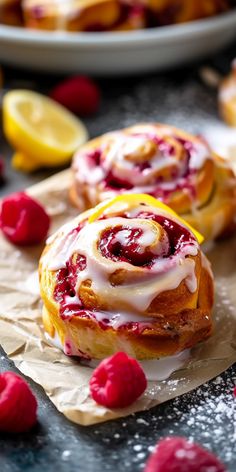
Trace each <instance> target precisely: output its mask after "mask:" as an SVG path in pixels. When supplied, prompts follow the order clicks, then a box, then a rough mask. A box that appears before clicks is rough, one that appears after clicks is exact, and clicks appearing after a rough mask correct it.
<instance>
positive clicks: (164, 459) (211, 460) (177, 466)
mask: <svg viewBox="0 0 236 472" xmlns="http://www.w3.org/2000/svg"><path fill="white" fill-rule="evenodd" d="M209 471H212V472H226V468H225V466H224V465H223V464H221V462H220V461H219V459H218V458H217V457H215V456H214V455H213V454H212V453H211V452H208V451H206V450H205V449H203V448H202V447H201V446H199V445H198V444H192V443H190V442H189V441H187V439H185V438H181V437H169V438H165V439H163V440H162V441H160V442H159V443H158V444H157V446H156V449H155V451H154V452H153V454H152V455H151V456H150V457H149V459H148V461H147V464H146V467H145V470H144V472H209Z"/></svg>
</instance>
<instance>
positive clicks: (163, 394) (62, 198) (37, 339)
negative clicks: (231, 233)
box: [0, 170, 236, 425]
mask: <svg viewBox="0 0 236 472" xmlns="http://www.w3.org/2000/svg"><path fill="white" fill-rule="evenodd" d="M70 180H71V173H70V171H69V170H67V171H63V172H61V173H60V174H57V175H55V176H53V177H51V178H50V179H48V180H46V181H44V182H42V183H39V184H37V185H35V186H34V187H32V188H30V189H29V190H28V193H29V194H30V195H32V196H34V197H36V198H37V199H38V200H39V201H41V203H42V204H43V205H45V207H46V208H47V211H48V212H49V214H50V215H51V218H52V226H51V232H54V231H55V230H56V229H57V228H58V227H59V226H61V224H63V223H65V222H66V221H68V220H69V219H71V218H72V217H73V216H75V215H76V210H75V209H74V208H72V207H71V205H70V204H69V201H68V187H69V185H70ZM0 249H1V250H0V294H1V304H0V342H1V345H2V347H3V349H4V350H5V351H6V353H7V355H8V356H9V358H10V359H12V360H13V361H14V363H15V365H16V366H17V367H18V369H19V370H20V371H21V372H23V373H24V374H25V375H27V376H29V377H31V378H32V379H33V380H34V381H35V382H37V383H38V384H40V385H41V386H42V387H43V388H44V390H45V392H46V394H47V395H48V397H49V398H50V399H51V401H52V402H53V403H54V404H55V406H56V407H57V409H58V410H59V411H60V412H62V413H63V414H64V415H65V416H66V417H67V418H69V419H70V420H71V421H74V422H75V423H79V424H82V425H90V424H95V423H99V422H102V421H106V420H110V419H114V418H119V417H121V416H126V415H129V414H130V413H134V412H136V411H141V410H145V409H148V408H151V407H153V406H154V405H158V404H159V403H162V402H164V401H166V400H169V399H171V398H174V397H176V396H179V395H182V394H183V393H186V392H189V391H190V390H192V389H194V388H196V387H198V386H199V385H201V384H203V383H204V382H206V381H207V380H209V379H211V378H213V377H215V376H217V375H219V374H220V373H221V372H223V371H224V370H225V369H227V368H228V367H229V366H231V365H232V364H233V363H234V362H236V237H234V238H232V239H229V240H227V241H224V242H221V243H217V244H213V245H211V248H210V247H208V250H207V255H208V257H209V258H210V260H211V262H212V266H213V271H214V274H215V278H216V301H215V309H214V319H215V327H214V334H213V336H212V337H211V338H210V339H209V340H208V341H207V342H204V343H202V344H199V345H198V346H197V347H196V348H194V349H193V350H192V351H191V356H190V359H189V360H188V361H187V364H186V366H185V367H184V368H183V367H182V368H181V369H179V370H177V371H176V372H175V373H173V374H172V375H171V377H170V378H169V379H168V380H163V381H158V382H149V384H148V388H147V390H146V392H145V394H144V395H143V396H142V398H140V399H139V400H138V401H137V402H135V403H134V404H133V405H132V406H130V407H129V408H125V409H119V410H109V409H106V408H104V407H101V406H99V405H96V403H95V402H94V401H93V400H92V399H91V398H90V396H89V388H88V382H89V379H90V376H91V374H92V369H91V368H90V367H86V366H83V365H80V364H79V362H78V360H76V359H74V358H70V357H66V356H65V355H64V354H63V353H62V352H61V351H60V350H59V349H57V348H56V347H53V346H51V345H49V344H48V342H47V340H46V339H45V337H44V333H43V329H42V323H41V308H42V306H41V301H40V298H39V295H38V292H37V290H36V289H35V283H34V282H33V281H34V278H35V271H36V270H37V264H38V259H39V256H40V253H41V251H42V249H43V248H42V247H37V248H23V249H19V248H16V247H14V246H12V245H11V244H10V243H8V242H7V241H6V240H5V239H4V238H3V237H1V238H0Z"/></svg>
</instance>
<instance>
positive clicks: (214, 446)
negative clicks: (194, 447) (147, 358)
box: [0, 45, 236, 472]
mask: <svg viewBox="0 0 236 472" xmlns="http://www.w3.org/2000/svg"><path fill="white" fill-rule="evenodd" d="M234 55H236V45H235V46H233V47H231V48H230V49H228V50H227V51H224V52H222V53H221V54H219V55H217V56H216V57H213V58H211V59H209V60H208V61H205V63H204V64H195V65H192V67H189V68H187V69H185V70H179V71H178V70H177V71H172V72H169V73H166V74H158V75H157V74H156V75H154V74H153V75H151V76H147V77H145V76H142V77H135V78H128V79H112V80H107V79H106V80H102V81H100V85H101V88H102V91H103V100H102V106H101V110H100V112H99V114H97V115H96V116H95V117H92V118H90V119H87V120H86V124H87V126H88V128H89V131H90V135H91V136H95V135H96V134H100V133H102V132H105V131H107V130H109V129H115V128H118V127H119V126H126V125H129V124H131V123H134V122H135V121H138V120H139V121H141V120H142V121H145V120H146V121H150V120H157V121H163V122H165V121H166V122H169V123H173V124H175V125H179V126H183V127H185V128H186V129H188V130H190V131H191V130H193V131H195V132H200V131H201V126H202V124H204V125H206V124H207V123H208V122H210V120H211V119H213V117H214V119H216V115H217V105H216V92H215V91H214V90H212V89H209V88H208V87H207V86H206V85H205V84H204V83H202V81H201V79H200V76H199V69H200V67H201V66H202V65H206V64H207V65H211V66H213V67H215V68H216V69H217V70H218V71H219V72H220V73H225V72H227V71H228V70H229V66H230V61H231V59H232V58H233V57H234ZM5 77H6V84H7V87H9V88H10V87H24V86H26V87H28V86H29V87H31V88H34V89H38V90H49V89H50V87H51V86H52V85H53V83H54V82H55V80H56V79H55V78H54V77H47V76H43V75H40V76H39V75H37V76H35V75H34V76H31V75H30V74H29V73H24V72H23V71H21V72H19V71H15V70H11V69H8V70H7V71H6V73H5ZM0 139H1V147H0V153H2V154H3V155H4V156H6V168H7V169H6V175H7V179H6V183H5V185H4V186H3V187H2V188H1V189H0V191H1V194H2V195H4V194H7V193H10V192H12V191H14V190H16V189H23V188H25V187H26V186H29V185H31V184H33V183H35V182H38V181H39V180H41V179H42V178H44V177H46V176H47V175H49V172H47V171H46V172H39V173H35V174H34V175H32V176H27V175H23V174H19V173H16V172H14V171H12V170H11V169H10V159H9V158H10V153H11V152H10V149H9V148H8V146H7V145H6V143H5V142H4V140H3V137H2V136H1V137H0ZM0 368H1V370H2V371H3V370H9V369H10V370H15V368H14V365H13V364H12V362H10V361H9V360H8V359H7V358H6V357H5V355H4V353H3V352H1V353H0ZM29 382H30V384H31V386H32V388H33V390H34V392H35V393H36V395H37V398H38V402H39V422H38V425H37V426H36V427H35V428H34V430H32V431H31V432H30V433H28V434H25V435H17V436H14V437H11V436H7V435H3V434H2V435H0V441H1V443H0V444H1V447H0V471H1V472H20V471H30V472H42V471H43V470H45V471H47V472H54V471H58V472H60V471H63V472H74V471H76V472H77V471H80V472H102V471H117V472H126V471H127V472H131V471H132V472H138V471H141V470H143V467H144V463H145V460H146V457H147V456H148V454H149V453H150V451H151V448H152V446H153V445H154V444H155V443H156V441H157V440H159V439H160V438H161V437H164V436H166V435H169V434H170V435H173V434H176V435H183V436H186V437H188V438H191V439H193V440H196V441H198V442H200V443H202V444H203V445H204V446H205V447H207V448H209V449H211V450H212V451H214V452H215V453H217V454H218V455H219V456H220V457H221V459H222V460H223V461H224V462H225V464H226V465H227V467H228V471H230V472H235V471H236V446H235V444H236V412H235V409H236V404H235V400H234V399H233V395H232V389H233V385H234V384H235V383H236V366H234V367H232V368H231V369H229V370H228V371H227V372H226V373H224V374H223V375H221V376H219V377H217V378H216V379H214V380H213V381H211V382H209V383H208V384H206V385H204V386H203V387H201V388H199V389H197V390H195V391H194V392H191V393H189V394H187V395H184V396H182V397H181V398H177V399H175V400H173V401H169V402H167V403H165V404H164V405H161V406H159V407H157V408H154V409H152V410H150V411H148V412H145V413H140V414H136V415H134V416H131V417H128V418H124V419H121V420H119V421H113V422H109V423H106V424H101V425H97V426H94V427H86V428H85V427H78V426H75V425H73V424H72V423H70V422H69V421H67V420H66V419H65V418H64V417H63V416H62V415H61V414H59V413H58V412H57V411H56V409H55V408H54V406H53V405H52V404H51V403H50V401H49V400H48V399H47V397H46V396H45V394H44V392H43V391H42V389H41V388H40V387H38V386H37V385H36V384H34V383H33V382H31V381H30V380H29Z"/></svg>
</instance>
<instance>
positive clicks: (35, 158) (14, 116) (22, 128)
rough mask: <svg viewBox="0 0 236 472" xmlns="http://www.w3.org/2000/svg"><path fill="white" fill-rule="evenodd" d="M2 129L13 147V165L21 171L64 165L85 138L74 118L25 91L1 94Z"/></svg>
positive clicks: (84, 129)
mask: <svg viewBox="0 0 236 472" xmlns="http://www.w3.org/2000/svg"><path fill="white" fill-rule="evenodd" d="M3 128H4V132H5V135H6V137H7V139H8V140H9V142H10V144H11V145H12V146H13V147H14V148H15V150H16V154H15V155H14V157H13V166H14V167H16V168H17V169H21V170H25V171H31V170H35V169H37V168H39V167H54V166H60V165H65V164H67V163H68V162H69V161H70V159H71V156H72V154H73V153H74V152H75V150H76V149H77V148H78V147H80V146H81V145H82V144H84V142H85V141H86V140H87V139H88V133H87V130H86V128H85V126H84V125H83V123H82V122H81V121H80V120H79V119H78V118H76V117H75V116H74V115H72V114H71V113H70V112H69V111H68V110H66V109H65V108H64V107H63V106H61V105H59V104H58V103H56V102H54V101H53V100H52V99H50V98H48V97H45V96H43V95H40V94H38V93H35V92H31V91H29V90H13V91H11V92H8V93H7V94H6V95H5V96H4V99H3Z"/></svg>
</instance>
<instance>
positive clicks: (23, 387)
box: [0, 372, 37, 433]
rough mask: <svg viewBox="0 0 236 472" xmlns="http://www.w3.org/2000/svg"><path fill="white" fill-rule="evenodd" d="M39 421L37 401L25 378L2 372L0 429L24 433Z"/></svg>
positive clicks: (0, 378) (0, 382) (0, 381)
mask: <svg viewBox="0 0 236 472" xmlns="http://www.w3.org/2000/svg"><path fill="white" fill-rule="evenodd" d="M36 421H37V401H36V398H35V396H34V394H33V393H32V392H31V390H30V388H29V386H28V384H27V383H26V382H25V380H24V379H22V378H21V377H19V376H18V375H16V374H14V372H4V373H3V374H0V431H5V432H8V433H23V432H24V431H28V430H29V429H30V428H32V426H33V425H34V424H35V423H36Z"/></svg>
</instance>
